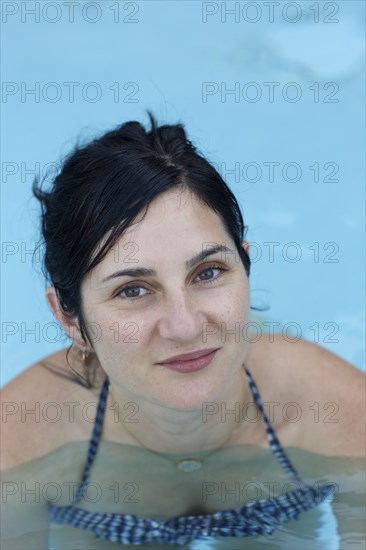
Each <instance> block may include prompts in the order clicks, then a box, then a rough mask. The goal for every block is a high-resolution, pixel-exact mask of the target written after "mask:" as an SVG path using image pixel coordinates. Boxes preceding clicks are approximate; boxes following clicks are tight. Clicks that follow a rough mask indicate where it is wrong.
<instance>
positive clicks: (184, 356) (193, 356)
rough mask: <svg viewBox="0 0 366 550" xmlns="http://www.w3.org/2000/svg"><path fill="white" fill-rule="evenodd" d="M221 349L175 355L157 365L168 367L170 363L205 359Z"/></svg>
mask: <svg viewBox="0 0 366 550" xmlns="http://www.w3.org/2000/svg"><path fill="white" fill-rule="evenodd" d="M218 349H219V348H210V349H202V350H197V351H192V352H191V353H183V354H181V355H174V356H172V357H169V358H168V359H165V360H164V361H159V363H157V364H158V365H167V364H169V363H176V362H177V361H191V360H193V359H197V358H198V357H204V356H205V355H209V354H210V353H212V352H213V351H216V350H218Z"/></svg>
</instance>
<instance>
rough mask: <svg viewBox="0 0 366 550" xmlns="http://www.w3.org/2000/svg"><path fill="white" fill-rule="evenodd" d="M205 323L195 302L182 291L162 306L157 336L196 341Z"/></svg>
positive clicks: (202, 314) (204, 318)
mask: <svg viewBox="0 0 366 550" xmlns="http://www.w3.org/2000/svg"><path fill="white" fill-rule="evenodd" d="M205 322H206V316H205V314H204V313H203V312H202V311H200V308H199V305H198V303H197V300H196V301H195V300H194V298H193V297H192V296H188V295H187V293H185V292H184V291H181V292H175V293H174V295H173V296H171V297H170V298H168V299H167V301H166V303H165V304H164V312H163V314H162V316H161V318H160V320H159V323H158V328H159V334H160V336H161V337H162V338H164V339H167V340H175V341H191V342H192V341H197V339H198V338H199V337H200V335H202V331H203V327H204V323H205Z"/></svg>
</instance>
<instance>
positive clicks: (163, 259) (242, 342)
mask: <svg viewBox="0 0 366 550" xmlns="http://www.w3.org/2000/svg"><path fill="white" fill-rule="evenodd" d="M222 245H224V246H226V247H228V248H229V249H230V250H231V251H232V252H220V251H219V252H216V253H215V254H213V255H210V256H207V257H205V258H204V259H201V260H200V261H197V262H196V263H195V265H188V266H187V265H186V263H188V262H189V260H191V259H192V258H194V257H195V256H197V255H199V254H200V253H202V252H205V251H207V250H209V249H212V248H214V247H215V246H222ZM127 269H128V270H140V269H144V270H151V271H152V272H154V273H153V274H152V275H149V274H148V273H147V272H145V273H144V272H140V273H139V274H132V273H130V275H124V276H113V277H111V276H112V275H116V273H117V272H118V271H122V270H127ZM127 287H129V288H127ZM81 292H82V303H83V313H84V317H85V319H86V323H87V327H89V328H88V332H89V334H90V335H91V336H92V344H93V348H94V351H95V353H96V354H97V356H98V359H99V362H100V364H101V365H102V367H103V369H104V370H105V372H106V373H107V374H108V376H109V377H110V379H111V381H112V382H113V384H114V385H116V386H117V387H118V388H119V389H120V390H121V391H124V392H127V393H128V394H130V395H132V396H134V397H135V398H140V399H141V398H142V399H146V400H147V401H150V402H154V403H158V404H161V405H163V406H167V407H172V408H174V409H176V410H191V409H195V408H197V407H200V406H201V405H202V402H203V401H212V400H213V399H214V398H215V397H219V396H220V394H221V392H223V391H225V388H228V387H229V386H230V380H231V383H232V381H233V377H234V379H238V372H239V371H240V369H241V368H242V364H243V361H244V358H245V355H246V351H247V347H248V341H247V339H245V337H243V334H244V335H245V323H246V322H247V315H248V311H249V283H248V277H247V275H246V273H245V270H244V267H243V264H242V262H241V261H240V258H239V254H238V251H237V250H236V247H235V244H234V242H233V240H232V239H231V238H230V237H229V236H228V234H227V232H226V230H225V228H224V226H223V224H222V222H221V219H220V218H219V217H218V216H217V214H215V213H214V212H213V211H212V210H211V209H209V208H208V207H206V206H203V205H201V204H200V203H199V201H198V200H197V199H196V198H195V196H194V195H191V194H190V193H187V192H183V193H182V191H170V192H167V193H164V194H163V195H160V196H159V197H158V198H157V199H156V200H155V201H153V202H152V203H151V204H150V206H149V209H148V211H147V214H146V216H145V218H144V219H143V220H142V221H139V222H138V223H136V224H134V225H132V226H130V227H129V228H128V230H127V231H126V232H125V233H124V234H123V236H122V237H121V238H120V240H119V241H118V243H117V244H116V245H115V246H114V247H113V249H112V250H110V251H109V253H108V255H107V256H106V257H105V258H104V259H103V261H102V262H100V263H99V264H98V265H97V266H96V267H95V269H94V270H92V271H91V272H90V274H89V275H88V277H87V278H86V279H85V280H84V281H83V284H82V289H81ZM243 328H244V331H243ZM235 330H236V334H235ZM210 348H220V350H219V351H218V352H217V353H216V355H215V357H214V359H213V360H212V361H211V363H210V364H209V365H208V366H207V367H206V368H204V369H202V370H200V371H197V372H194V373H190V374H182V373H177V372H175V371H173V370H171V369H168V368H166V367H162V366H160V365H157V364H156V363H159V362H161V361H164V360H166V359H167V358H169V357H171V356H173V355H178V354H183V353H188V352H191V351H196V350H204V349H210Z"/></svg>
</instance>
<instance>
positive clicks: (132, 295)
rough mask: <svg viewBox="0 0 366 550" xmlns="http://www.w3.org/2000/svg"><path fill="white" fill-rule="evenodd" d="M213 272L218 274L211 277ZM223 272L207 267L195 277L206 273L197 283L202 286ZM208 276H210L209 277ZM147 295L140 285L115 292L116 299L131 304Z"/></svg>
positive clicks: (214, 279) (220, 268) (219, 267)
mask: <svg viewBox="0 0 366 550" xmlns="http://www.w3.org/2000/svg"><path fill="white" fill-rule="evenodd" d="M214 271H218V272H219V273H218V275H216V276H212V273H213V272H214ZM224 271H227V269H224V268H223V267H221V266H218V265H209V266H208V267H206V268H205V269H204V270H203V271H201V272H200V273H199V274H198V275H197V277H202V275H205V274H207V273H208V274H209V276H208V277H207V278H204V279H203V280H200V281H199V282H200V283H203V284H207V283H214V282H215V281H216V280H217V279H219V278H220V277H221V275H222V273H223V272H224ZM210 274H211V276H210ZM140 289H143V290H146V294H143V295H139V294H138V291H139V290H140ZM124 292H125V293H126V294H125V295H123V293H124ZM148 294H149V292H148V290H147V289H146V288H145V287H144V286H142V285H127V286H125V287H123V288H121V289H120V290H119V291H118V292H117V294H116V297H117V298H120V299H122V300H129V301H130V302H133V301H136V300H140V299H141V298H144V297H146V296H147V295H148Z"/></svg>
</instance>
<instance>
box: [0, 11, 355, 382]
mask: <svg viewBox="0 0 366 550" xmlns="http://www.w3.org/2000/svg"><path fill="white" fill-rule="evenodd" d="M21 4H26V7H27V8H28V9H31V8H32V7H33V9H34V8H35V7H36V9H37V6H36V4H38V7H39V10H40V15H39V22H37V21H36V20H35V16H34V15H31V14H29V13H28V14H27V13H25V11H24V9H23V12H22V9H21ZM47 4H48V7H47V8H46V7H45V6H46V5H47ZM51 4H55V2H53V3H52V2H38V3H37V2H27V3H24V2H3V3H2V9H3V13H2V17H3V24H2V34H3V37H2V79H3V86H4V82H5V83H7V84H6V86H7V88H6V90H9V89H10V88H9V86H10V87H11V86H13V91H14V90H15V91H14V93H13V95H6V94H5V92H4V88H3V93H2V113H3V114H2V138H3V139H2V172H3V174H2V183H1V192H2V241H3V244H2V272H3V276H2V296H1V298H2V300H1V302H2V329H3V333H2V378H1V382H2V384H4V383H6V382H7V381H9V380H10V379H12V378H13V377H15V376H16V375H17V374H19V373H20V372H21V371H23V370H24V369H25V368H27V367H28V366H30V365H31V364H32V363H33V362H35V361H36V360H38V359H40V358H41V357H43V356H45V355H47V354H50V353H52V352H54V351H56V350H57V349H60V348H62V347H65V346H66V345H68V340H66V339H63V340H62V341H58V342H57V341H56V342H54V341H53V340H55V339H56V340H57V336H56V331H55V329H54V328H52V325H48V323H53V322H54V318H53V316H52V313H51V312H50V310H49V308H48V305H47V302H46V299H45V295H44V288H45V286H44V281H43V278H42V276H41V270H40V265H41V264H40V258H39V257H37V256H36V259H37V258H38V261H36V263H35V266H32V262H31V254H25V248H26V249H27V250H31V249H33V248H34V246H35V243H36V242H37V241H38V239H39V236H40V234H39V221H38V213H39V207H38V204H37V202H36V201H35V200H34V199H32V197H31V183H32V179H33V175H32V174H26V173H25V172H24V170H25V169H28V170H29V169H31V168H32V167H34V166H35V164H36V163H39V166H40V167H41V170H42V168H43V167H44V166H45V165H47V163H52V162H56V163H57V162H59V160H60V158H61V156H62V155H64V154H66V153H67V152H68V151H69V149H70V148H71V147H72V146H73V145H74V143H75V142H76V140H77V138H78V137H79V136H82V137H84V138H91V137H93V136H94V135H96V134H100V133H101V132H103V131H105V130H107V129H110V128H112V127H114V126H115V125H117V124H120V123H122V122H125V121H127V120H132V119H137V120H140V121H142V122H145V123H146V122H147V117H146V115H145V109H147V108H150V109H152V111H153V112H154V114H155V115H156V116H157V118H158V121H159V122H160V123H163V122H165V123H175V122H178V121H182V122H183V123H184V124H185V126H186V129H187V132H188V135H189V137H190V139H191V140H192V141H193V143H194V144H195V145H196V146H197V147H198V148H199V149H200V150H201V151H202V152H203V153H204V154H205V155H206V156H207V158H208V159H209V160H211V161H212V162H215V163H217V164H218V165H219V167H220V170H221V172H222V174H223V176H224V177H226V181H227V182H228V184H229V185H230V186H231V188H232V189H233V191H234V193H235V194H236V196H237V198H238V200H239V202H240V205H241V207H242V211H243V214H244V220H245V223H246V225H248V226H249V231H248V233H247V240H249V242H252V243H257V244H256V245H253V247H252V252H253V254H254V248H257V250H258V247H260V248H261V250H262V257H261V258H260V259H258V261H256V262H253V264H252V274H251V289H252V304H253V305H260V304H265V303H267V304H269V305H270V306H271V308H270V310H269V311H267V312H265V313H264V314H263V315H264V316H265V319H267V320H271V321H275V322H280V323H281V326H283V325H286V323H290V322H294V323H297V325H298V326H299V327H300V330H301V336H302V337H303V338H305V339H307V340H310V341H316V342H318V343H319V344H320V345H322V346H323V347H325V348H327V349H329V350H331V351H333V352H334V353H336V354H337V355H339V356H340V357H342V358H344V359H346V360H347V361H349V362H351V363H352V364H354V365H355V366H357V367H358V368H360V369H364V324H365V313H364V303H365V284H364V283H365V281H364V264H365V242H364V230H365V227H364V225H365V223H364V204H365V202H364V150H365V129H364V117H365V109H364V100H365V87H364V21H365V19H364V17H365V14H364V10H365V7H364V6H365V5H364V2H359V1H355V2H353V1H347V2H345V1H341V2H333V3H327V2H318V3H316V2H315V3H314V2H313V1H312V2H306V1H303V2H298V3H297V5H298V6H299V7H300V9H301V17H300V20H299V21H297V22H290V21H289V19H291V20H293V19H294V17H295V15H296V14H295V12H294V8H291V6H287V8H286V9H285V11H283V10H284V5H285V4H288V3H286V2H281V6H280V8H276V10H275V17H274V21H273V22H270V21H269V16H268V7H267V8H266V6H265V5H264V3H263V2H256V3H255V4H256V6H254V7H252V8H250V9H249V8H248V6H247V7H246V8H245V4H248V3H247V2H240V10H241V11H240V12H239V14H238V13H237V15H236V16H235V15H230V14H226V16H225V13H224V12H223V11H220V8H221V2H210V3H206V7H205V6H204V4H205V3H201V2H198V1H197V2H196V1H184V2H175V1H169V2H155V1H139V2H119V3H117V2H109V1H104V2H99V3H98V6H97V7H98V11H97V9H96V7H95V6H93V5H90V4H91V3H90V2H79V5H78V6H77V7H75V12H74V22H70V21H69V11H68V10H69V8H67V6H65V4H64V2H58V8H59V9H58V10H57V9H56V7H55V6H54V5H53V6H52V5H51ZM85 4H89V6H87V7H86V6H85ZM94 4H95V3H94ZM118 4H119V5H118ZM329 4H330V5H331V6H336V7H338V8H339V9H338V13H335V14H333V15H332V13H331V11H332V9H331V8H329ZM9 5H10V7H9ZM11 5H12V6H13V7H12V6H11ZM224 5H225V3H224ZM314 5H318V7H319V22H315V21H314V11H312V10H311V6H314ZM326 5H328V8H327V9H326ZM6 6H7V7H6ZM14 6H15V8H14ZM136 6H137V8H136ZM234 6H235V2H227V3H226V7H227V9H230V8H231V9H232V8H233V7H234ZM16 8H18V12H17V13H14V14H13V15H10V13H9V10H10V11H12V10H13V11H15V10H16ZM117 8H118V10H119V12H118V13H119V21H115V20H114V18H116V17H117V15H116V14H117ZM135 8H136V9H135ZM204 9H207V10H212V11H215V10H217V13H214V14H212V15H207V18H206V22H204V17H203V10H204ZM313 9H314V8H313ZM4 10H6V11H4ZM243 10H244V12H243ZM245 10H247V11H245ZM254 10H256V11H257V15H258V18H259V20H258V21H257V22H252V23H250V22H248V19H252V20H253V19H254V18H255V15H256V14H255V11H254ZM286 10H287V11H286ZM133 12H135V13H133ZM129 14H131V15H130V16H129ZM260 14H261V15H260ZM59 15H60V18H59V20H58V21H55V22H54V23H52V22H50V21H51V20H55V19H57V17H58V16H59ZM98 17H99V20H97V21H96V22H95V23H92V22H91V20H93V19H95V18H98ZM225 17H226V18H225ZM235 17H236V20H235ZM326 17H328V19H333V20H334V19H338V20H339V21H338V22H337V23H332V22H326V21H325V19H326ZM88 19H89V21H88ZM124 19H125V21H124ZM128 19H134V20H135V21H136V22H128V21H127V20H128ZM246 19H247V20H246ZM286 19H287V20H286ZM51 82H55V83H56V87H55V86H53V87H52V86H50V85H49V83H51ZM65 82H77V83H79V85H78V86H77V87H75V97H74V101H73V102H71V101H69V96H68V88H67V86H66V85H65V84H63V83H65ZM91 82H94V83H96V85H97V87H98V89H99V91H100V92H101V97H100V99H99V100H98V101H95V102H93V101H91V100H92V99H93V97H94V95H93V94H94V93H95V90H96V88H95V86H89V87H88V83H91ZM131 82H132V83H134V84H132V85H131V84H128V83H131ZM204 82H210V83H215V84H214V85H213V86H214V87H215V86H216V88H217V89H218V90H223V91H225V89H227V90H232V89H233V88H234V87H235V85H236V84H235V83H238V84H237V86H239V88H240V92H243V90H244V92H243V93H240V97H239V98H236V99H238V101H235V96H234V95H233V94H227V95H226V96H225V95H223V97H221V96H220V93H219V92H218V93H216V94H215V95H209V96H208V97H207V98H206V99H207V100H206V101H204V99H203V94H202V88H203V83H204ZM248 82H256V83H257V84H256V86H257V87H258V86H259V87H260V90H261V91H262V97H261V99H259V100H258V101H257V102H250V101H248V97H249V99H250V98H253V93H254V87H253V86H252V87H251V88H250V87H249V88H248V89H247V96H245V85H246V84H247V83H248ZM265 82H276V83H278V86H276V87H275V90H274V100H273V102H271V101H269V99H268V85H267V86H266V85H264V83H265ZM289 82H295V83H296V87H297V89H298V90H300V91H301V93H302V96H301V98H300V100H299V101H297V102H291V101H289V100H285V99H284V98H283V96H282V91H283V90H286V85H287V84H288V83H289ZM315 82H316V83H318V86H319V91H320V97H319V101H318V102H315V101H314V91H313V90H311V89H310V86H314V83H315ZM329 82H335V83H336V85H337V86H338V87H339V90H338V92H337V93H336V94H335V95H334V96H333V98H336V99H338V102H336V103H331V102H328V103H327V102H324V99H325V98H326V96H327V95H328V94H329V93H330V92H331V91H332V89H333V88H332V87H330V88H328V89H327V90H326V91H325V90H324V86H327V83H329ZM9 83H15V84H9ZM22 83H23V87H24V86H26V88H27V89H30V88H32V87H33V88H34V87H35V86H37V85H39V87H40V97H39V102H36V101H35V97H34V95H33V96H32V95H29V94H28V95H26V96H24V94H23V97H22V94H21V88H22ZM35 83H39V84H35ZM116 83H117V84H116ZM16 86H18V87H19V91H18V92H17V91H16ZM111 87H112V89H111ZM117 88H118V89H119V94H120V97H119V100H118V99H117V98H116V96H115V93H116V90H117ZM57 89H58V90H59V91H60V90H61V97H60V98H59V100H58V101H54V102H53V101H52V99H53V97H55V95H54V94H55V91H57ZM82 90H84V97H83V94H82ZM133 90H135V94H134V95H132V94H131V92H133ZM23 91H24V90H23ZM294 91H295V88H294V87H292V88H291V87H290V88H288V94H289V95H288V97H293V96H292V94H293V93H294ZM42 92H43V95H42ZM85 94H89V95H85ZM243 94H244V97H243ZM44 96H45V97H44ZM129 98H130V99H134V100H136V101H135V102H130V101H128V99H129ZM245 98H246V99H245ZM264 162H278V163H280V166H279V168H278V169H277V171H276V173H275V174H276V176H275V180H274V181H273V182H270V181H269V179H268V172H267V171H266V170H267V169H266V167H265V165H263V163H264ZM289 162H295V163H297V164H298V165H299V166H300V168H301V170H302V175H301V178H300V180H299V181H298V182H289V181H285V179H284V178H283V177H282V173H281V170H282V168H283V167H284V165H285V164H286V163H289ZM329 162H333V163H336V164H337V165H338V166H339V172H338V174H336V175H335V176H334V177H335V178H338V179H339V181H338V182H325V181H323V180H324V178H325V176H326V175H329V174H330V168H329V167H328V168H327V169H325V170H324V168H323V166H324V165H325V164H326V163H329ZM22 163H23V168H22ZM222 163H224V164H223V165H222ZM235 163H239V168H240V170H243V169H244V170H245V165H247V164H248V163H257V164H258V165H259V166H260V167H261V168H262V177H261V179H259V181H257V182H255V181H252V182H248V181H245V178H243V176H242V175H241V176H240V177H239V178H238V179H237V180H236V178H235V175H232V174H225V170H230V169H233V167H234V166H235ZM314 163H319V166H320V181H319V182H315V181H314V172H313V171H312V170H311V169H310V168H309V167H310V166H312V165H314ZM247 168H248V166H247ZM11 169H13V170H14V171H16V173H14V174H9V170H11ZM247 174H248V177H249V179H254V176H255V174H254V168H253V165H252V168H250V169H249V171H248V173H247ZM288 175H289V177H290V178H293V177H294V171H291V169H289V172H288ZM247 179H248V178H247ZM265 242H278V243H280V245H279V246H277V247H276V249H275V254H274V261H270V260H269V254H268V249H269V247H268V245H267V246H266V245H264V244H263V243H265ZM290 242H295V243H298V246H299V247H300V249H301V253H302V257H301V259H300V260H299V261H298V262H291V261H285V260H284V259H283V256H282V251H283V250H286V245H287V243H290ZM314 243H319V253H320V256H319V261H317V262H316V261H314ZM326 243H336V246H337V247H339V249H338V252H337V253H336V254H335V255H334V258H335V259H338V260H339V261H338V262H337V263H330V262H329V261H328V262H326V261H324V260H325V259H326V258H327V257H328V256H329V254H330V253H331V252H332V250H333V248H332V246H331V247H330V248H329V249H327V250H323V246H325V245H326ZM315 246H316V245H315ZM311 247H312V248H311ZM294 252H295V250H294V248H289V249H288V257H293V255H294ZM328 259H329V258H328ZM262 289H264V291H263V290H262ZM37 323H38V328H39V330H38V332H39V334H30V333H27V332H26V331H27V330H28V329H31V328H33V329H34V328H36V329H37V325H36V324H37ZM327 323H331V325H327ZM22 324H23V325H22ZM316 324H318V325H316ZM315 326H318V327H319V333H318V336H317V337H316V336H315V333H314V327H315ZM332 326H335V327H338V330H337V332H336V333H335V334H334V335H333V338H331V334H332V332H333V331H332ZM47 327H48V330H47ZM311 327H313V328H311ZM9 330H10V331H11V330H14V331H15V333H14V334H13V335H11V334H9ZM331 339H333V340H338V342H337V341H333V342H332V341H331Z"/></svg>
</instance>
